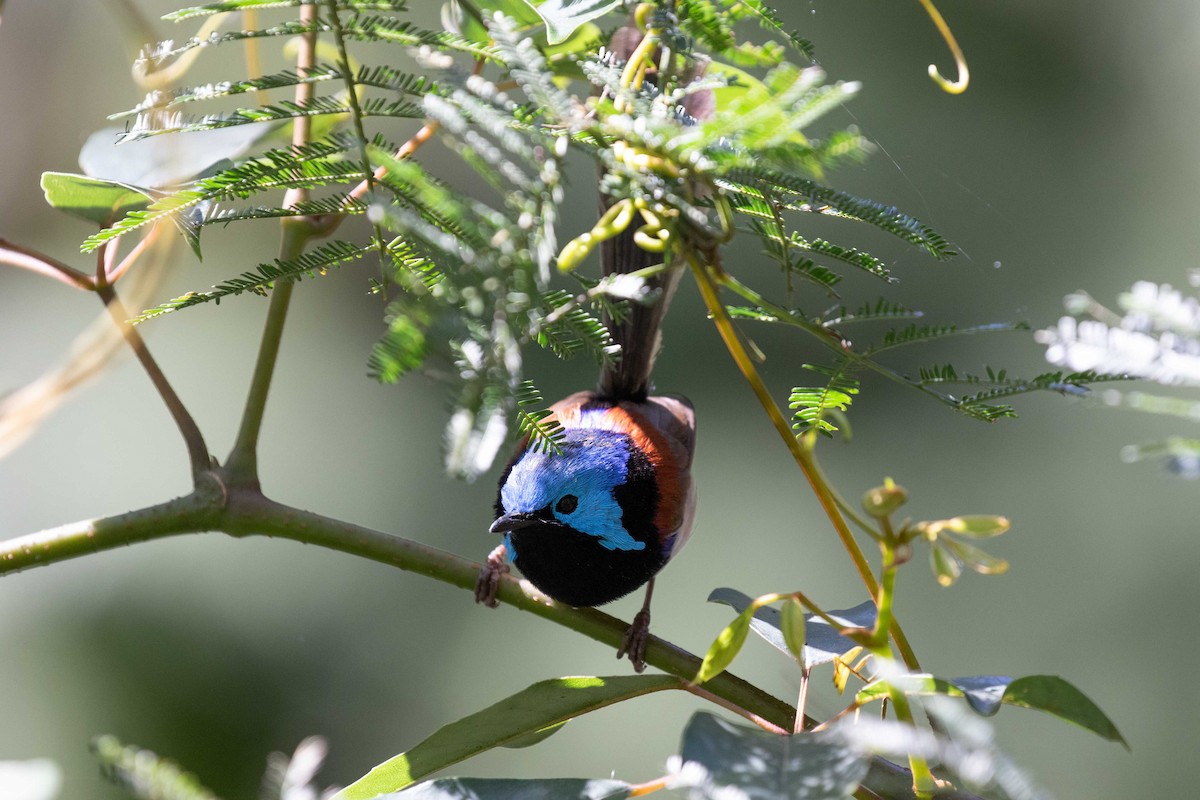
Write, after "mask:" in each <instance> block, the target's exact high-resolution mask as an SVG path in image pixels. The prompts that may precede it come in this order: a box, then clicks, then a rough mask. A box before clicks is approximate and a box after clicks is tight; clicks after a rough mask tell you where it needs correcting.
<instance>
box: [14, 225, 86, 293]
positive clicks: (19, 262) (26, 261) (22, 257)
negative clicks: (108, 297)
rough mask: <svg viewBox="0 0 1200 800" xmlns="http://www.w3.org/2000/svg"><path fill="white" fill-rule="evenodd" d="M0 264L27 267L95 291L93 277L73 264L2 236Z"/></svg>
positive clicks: (38, 272)
mask: <svg viewBox="0 0 1200 800" xmlns="http://www.w3.org/2000/svg"><path fill="white" fill-rule="evenodd" d="M0 264H8V265H9V266H11V267H19V268H21V269H27V270H29V271H30V272H36V273H37V274H39V275H45V276H46V277H47V278H53V279H54V280H56V281H60V282H62V283H65V284H66V285H67V286H71V287H74V288H76V289H83V290H84V291H88V292H91V291H94V290H95V288H96V286H95V284H94V283H93V282H92V279H91V277H89V276H88V275H86V274H84V273H83V272H80V271H79V270H77V269H75V268H74V267H72V266H69V265H67V264H64V263H63V262H61V261H59V260H58V259H56V258H51V257H50V256H48V255H45V254H44V253H39V252H37V251H36V250H31V249H29V248H28V247H22V246H21V245H19V244H13V243H12V242H10V241H8V240H7V239H2V238H0Z"/></svg>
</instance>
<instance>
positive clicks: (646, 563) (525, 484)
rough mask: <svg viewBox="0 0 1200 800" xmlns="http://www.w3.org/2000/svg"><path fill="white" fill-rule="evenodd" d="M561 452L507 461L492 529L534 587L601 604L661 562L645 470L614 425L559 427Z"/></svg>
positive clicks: (650, 476) (650, 475)
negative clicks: (562, 432)
mask: <svg viewBox="0 0 1200 800" xmlns="http://www.w3.org/2000/svg"><path fill="white" fill-rule="evenodd" d="M560 451H561V452H559V453H545V452H537V451H534V450H526V451H524V452H523V453H522V454H521V455H519V456H518V458H517V459H516V460H515V461H514V462H513V463H512V464H511V465H510V467H509V468H508V470H507V471H506V472H505V474H504V476H503V477H502V478H501V480H500V492H499V497H498V498H497V502H496V513H497V517H498V518H497V519H496V521H495V522H494V523H493V524H492V528H491V529H492V531H493V532H495V533H504V541H505V545H506V547H507V549H508V554H509V558H511V559H512V561H513V562H514V563H515V564H516V565H517V566H518V567H519V568H520V569H521V572H522V573H523V574H524V575H525V577H526V578H528V579H529V580H530V581H531V582H532V583H533V584H534V585H535V586H537V587H538V588H539V589H540V590H541V591H543V592H545V593H546V594H548V595H549V596H551V597H553V598H554V599H556V600H560V601H562V602H565V603H569V604H570V605H589V606H591V605H600V604H601V603H607V602H609V601H610V600H615V599H616V598H618V597H621V596H623V595H625V594H627V593H629V592H631V591H633V590H634V589H636V588H637V587H638V586H641V585H642V584H643V583H645V582H646V581H647V580H649V578H650V577H652V576H653V575H654V573H655V572H657V571H658V569H659V568H660V567H661V566H662V565H663V563H665V561H666V555H665V553H664V551H663V548H662V546H661V543H660V541H659V539H658V536H657V528H656V527H655V525H654V514H655V510H656V508H657V504H658V491H657V488H656V485H655V479H654V472H653V466H652V465H651V462H650V461H649V459H648V458H647V456H646V455H645V454H644V453H642V452H641V451H640V450H639V449H638V447H637V446H636V444H635V443H634V441H633V439H632V438H631V437H630V436H629V435H627V434H625V433H621V432H616V431H612V430H604V429H599V428H567V429H566V431H565V437H564V440H563V441H562V443H561V444H560Z"/></svg>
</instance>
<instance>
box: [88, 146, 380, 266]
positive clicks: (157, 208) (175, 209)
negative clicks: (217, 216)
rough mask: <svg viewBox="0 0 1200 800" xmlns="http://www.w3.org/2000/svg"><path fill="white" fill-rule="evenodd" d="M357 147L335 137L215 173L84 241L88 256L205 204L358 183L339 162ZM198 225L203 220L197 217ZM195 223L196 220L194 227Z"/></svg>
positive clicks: (357, 171)
mask: <svg viewBox="0 0 1200 800" xmlns="http://www.w3.org/2000/svg"><path fill="white" fill-rule="evenodd" d="M356 147H357V142H356V141H355V139H354V138H353V137H352V136H349V135H346V134H335V135H334V136H331V137H329V138H328V139H325V140H322V141H318V142H314V143H312V144H309V145H306V146H305V147H303V148H297V149H295V150H282V149H280V150H270V151H268V152H266V153H264V154H263V155H262V156H261V157H258V158H255V159H253V160H251V161H247V162H244V163H242V164H239V165H237V166H234V167H231V168H229V169H226V170H222V171H221V172H218V173H217V174H216V175H213V176H212V177H210V178H204V179H202V180H199V181H196V182H195V183H193V184H191V185H189V186H188V187H187V188H185V189H181V190H179V191H177V192H174V193H173V194H169V195H167V196H165V197H162V198H160V199H159V200H156V201H155V202H154V203H152V204H151V205H150V206H149V207H148V208H146V209H145V210H143V211H134V212H132V213H130V214H128V215H127V216H125V217H124V218H123V219H121V220H118V221H117V223H116V224H114V225H112V226H111V227H109V228H105V229H104V230H102V231H100V232H98V233H95V234H93V235H92V236H90V237H88V238H87V239H86V240H84V243H83V245H82V247H81V249H82V250H83V252H85V253H90V252H92V251H93V250H95V249H96V248H97V247H99V246H100V245H102V244H104V243H105V242H108V241H111V240H112V239H115V238H117V237H118V236H123V235H124V234H126V233H129V232H131V231H134V230H138V229H139V228H142V227H145V226H146V225H151V224H153V223H155V222H160V221H163V220H166V219H176V220H179V219H184V218H186V216H187V215H188V214H191V213H194V211H195V209H197V208H202V207H203V206H205V204H211V203H213V202H216V201H219V200H225V199H231V198H235V197H237V198H243V199H245V198H247V197H250V196H251V195H252V194H256V193H259V192H263V191H267V190H271V189H291V188H299V187H302V188H315V187H319V186H325V185H328V184H330V183H347V182H352V181H355V182H356V181H358V180H361V179H362V178H363V177H365V176H364V174H363V170H362V167H361V166H360V165H359V164H356V163H354V162H349V161H345V160H342V159H340V158H339V156H340V155H341V154H342V153H344V152H346V151H347V150H351V149H354V148H356ZM200 218H201V219H203V214H201V215H200ZM198 222H199V221H198V220H197V223H198Z"/></svg>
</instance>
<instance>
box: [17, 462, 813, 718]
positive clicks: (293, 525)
mask: <svg viewBox="0 0 1200 800" xmlns="http://www.w3.org/2000/svg"><path fill="white" fill-rule="evenodd" d="M220 478H221V476H220V475H219V474H218V475H214V476H212V479H211V480H210V481H209V482H202V484H201V486H200V488H198V490H197V491H196V492H195V493H193V494H191V495H187V496H185V497H180V498H177V499H175V500H171V501H169V502H166V503H162V504H160V505H156V506H151V507H149V508H144V509H139V510H137V511H131V512H128V513H125V514H118V515H116V516H113V517H107V518H104V519H93V520H84V521H82V522H76V523H72V524H70V525H63V526H61V527H58V528H53V529H50V530H46V531H41V532H39V533H34V534H30V535H28V536H22V537H18V538H15V539H10V540H8V541H6V542H2V543H0V575H5V574H7V573H12V572H18V571H20V570H24V569H31V568H33V567H39V566H44V565H47V564H53V563H55V562H58V561H65V560H67V559H70V558H75V557H77V556H82V555H88V554H90V553H97V552H101V551H104V550H113V549H116V548H118V547H124V546H126V545H129V544H133V543H135V542H144V541H149V540H151V539H163V538H166V537H168V536H175V535H178V534H183V533H198V532H202V531H223V532H225V533H228V534H230V535H232V536H250V535H263V536H272V537H277V538H280V539H290V540H292V541H297V542H303V543H305V544H313V545H318V546H320V547H326V548H329V549H331V550H339V551H341V552H343V553H349V554H351V555H355V556H358V557H360V558H367V559H370V560H372V561H378V562H380V563H382V564H387V565H389V566H393V567H396V568H398V569H402V570H405V571H407V572H414V573H417V574H419V575H424V576H426V577H430V578H434V579H436V580H440V581H443V582H445V583H449V584H451V585H453V586H457V587H459V588H461V589H465V590H467V591H474V588H475V579H476V577H477V576H478V574H479V564H477V563H475V562H472V561H468V560H466V559H464V558H460V557H459V556H456V555H453V554H451V553H447V552H445V551H443V550H438V549H436V548H433V547H429V546H427V545H423V544H420V543H418V542H414V541H410V540H408V539H404V538H401V537H399V536H393V535H391V534H387V533H383V532H381V531H376V530H371V529H370V528H364V527H361V526H359V525H354V524H351V523H349V522H343V521H341V520H336V519H331V518H329V517H325V516H322V515H320V514H314V513H312V512H310V511H303V510H301V509H298V508H293V507H291V506H287V505H283V504H281V503H276V502H274V501H272V500H270V499H268V498H266V497H264V496H263V495H262V494H261V493H259V492H258V491H257V490H256V489H254V488H252V487H244V488H243V487H237V486H233V485H230V486H231V488H229V489H228V493H226V492H225V490H224V489H223V488H222V484H223V483H224V482H223V481H222V480H221V479H220ZM498 598H499V599H500V600H501V601H502V602H504V603H507V604H508V605H511V606H513V607H514V608H519V609H521V610H522V611H528V612H530V613H533V614H536V615H537V616H539V617H543V618H545V619H548V620H550V621H552V622H556V623H558V624H559V625H562V626H564V627H566V628H570V629H571V630H573V631H577V632H579V633H582V634H583V635H585V636H588V637H589V638H592V639H595V640H597V641H599V642H603V643H605V644H607V645H610V646H611V647H612V648H614V649H615V648H616V647H617V646H618V645H619V644H620V643H621V639H622V637H623V636H624V634H625V630H626V629H627V628H628V627H629V625H628V623H626V622H622V621H621V620H618V619H616V618H615V617H612V616H610V615H608V614H605V613H603V612H601V611H598V610H596V609H594V608H573V607H571V606H567V605H563V604H562V603H556V602H554V601H553V600H550V599H549V598H547V597H545V596H544V595H542V594H540V593H539V592H537V590H535V589H534V588H533V587H532V586H530V585H529V584H528V583H526V582H524V581H519V580H517V579H516V578H513V577H511V576H507V577H505V578H504V579H503V580H502V581H501V584H500V589H499V593H498ZM480 613H484V612H483V611H481V612H480ZM488 613H491V612H488ZM646 661H647V662H648V663H650V664H653V665H654V666H656V667H658V668H659V669H662V670H663V671H665V672H669V673H671V674H674V675H678V676H680V677H682V678H686V679H691V678H692V677H694V676H695V674H696V672H697V671H698V670H699V668H700V659H698V658H697V657H696V656H694V655H692V654H691V653H688V652H686V651H685V650H682V649H680V648H678V647H675V646H674V645H672V644H670V643H668V642H665V641H662V640H661V639H658V638H656V637H653V636H652V637H651V639H650V642H649V644H648V646H647V650H646ZM704 688H705V689H706V690H708V691H709V692H712V693H713V694H715V695H718V696H720V697H722V698H724V699H726V700H728V701H729V702H731V703H734V704H735V705H737V706H739V707H741V708H744V709H747V710H749V711H751V712H753V713H755V714H757V715H758V716H760V717H762V718H763V719H766V720H768V721H770V722H772V723H774V724H776V725H779V726H780V727H786V726H789V725H791V720H792V715H793V714H794V710H793V709H792V708H791V707H790V706H788V705H787V704H786V703H784V702H783V701H781V700H778V699H776V698H774V697H771V696H770V695H768V694H766V693H765V692H763V691H761V690H760V689H757V688H756V687H754V686H751V685H750V684H748V683H746V682H745V681H742V680H740V679H739V678H736V677H734V676H732V675H729V674H722V675H721V676H718V677H717V678H714V679H713V680H712V681H710V682H709V683H707V684H705V687H704Z"/></svg>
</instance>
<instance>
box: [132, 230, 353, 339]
mask: <svg viewBox="0 0 1200 800" xmlns="http://www.w3.org/2000/svg"><path fill="white" fill-rule="evenodd" d="M374 249H375V248H374V245H370V244H369V245H365V246H364V245H356V244H352V243H350V242H344V241H333V242H329V243H327V244H323V245H321V246H320V247H317V248H314V249H313V250H310V251H308V252H306V253H304V254H302V255H300V256H298V257H296V258H294V259H288V260H281V259H276V260H275V262H274V263H272V264H259V265H258V269H257V270H256V271H251V272H243V273H242V274H241V276H239V277H237V278H230V279H229V280H227V281H223V282H222V283H218V284H217V285H216V286H214V287H213V288H212V290H211V291H208V292H188V293H187V294H185V295H182V296H180V297H176V298H175V299H173V300H168V301H167V302H166V303H163V304H162V305H159V306H155V307H154V308H148V309H146V310H145V311H143V312H142V313H141V314H138V315H137V316H136V317H134V318H133V319H131V320H130V322H132V323H134V324H139V323H142V322H145V321H147V320H150V319H154V318H155V317H161V316H162V315H163V314H170V313H172V312H174V311H179V310H181V309H184V308H191V307H192V306H198V305H201V304H202V303H209V302H215V303H220V302H221V299H222V298H225V297H231V296H235V295H239V294H245V293H246V292H250V293H251V294H257V295H266V293H267V290H268V289H269V288H270V287H271V286H272V284H274V283H275V281H277V280H280V279H282V278H289V279H295V280H299V279H300V278H301V277H303V276H305V275H307V276H308V277H310V278H311V277H315V276H316V275H318V274H321V275H323V274H325V273H326V272H327V271H328V270H330V269H333V268H335V267H340V266H342V265H343V264H346V263H347V262H350V261H355V260H357V259H359V258H362V257H363V256H365V255H367V254H368V253H370V252H372V251H373V250H374Z"/></svg>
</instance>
